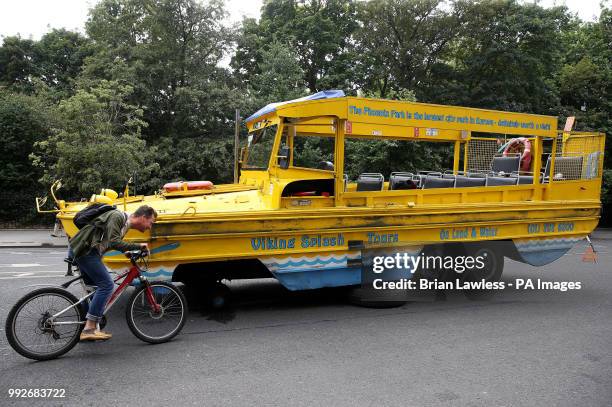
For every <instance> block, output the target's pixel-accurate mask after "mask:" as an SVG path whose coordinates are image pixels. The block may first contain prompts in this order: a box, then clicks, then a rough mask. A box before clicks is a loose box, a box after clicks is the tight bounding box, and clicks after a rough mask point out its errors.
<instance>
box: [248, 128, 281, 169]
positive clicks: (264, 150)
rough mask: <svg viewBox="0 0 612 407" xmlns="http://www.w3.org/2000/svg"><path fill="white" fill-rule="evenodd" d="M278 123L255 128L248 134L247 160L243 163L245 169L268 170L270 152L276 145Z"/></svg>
mask: <svg viewBox="0 0 612 407" xmlns="http://www.w3.org/2000/svg"><path fill="white" fill-rule="evenodd" d="M276 129H277V125H273V126H268V127H265V128H263V129H259V130H255V131H253V132H251V133H249V135H248V139H247V140H248V144H247V154H246V160H245V162H244V163H243V165H242V169H244V170H267V169H268V164H269V162H270V153H271V152H272V147H273V145H274V136H275V135H276Z"/></svg>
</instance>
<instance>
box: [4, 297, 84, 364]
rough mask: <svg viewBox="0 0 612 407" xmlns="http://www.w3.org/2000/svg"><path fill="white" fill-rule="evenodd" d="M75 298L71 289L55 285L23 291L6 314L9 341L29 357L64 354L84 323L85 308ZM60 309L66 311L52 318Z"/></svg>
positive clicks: (77, 337) (41, 358)
mask: <svg viewBox="0 0 612 407" xmlns="http://www.w3.org/2000/svg"><path fill="white" fill-rule="evenodd" d="M77 302H78V299H77V298H76V297H75V296H74V295H73V294H72V293H70V292H69V291H67V290H64V289H62V288H58V287H45V288H41V289H38V290H35V291H32V292H31V293H29V294H27V295H25V296H24V297H23V298H21V299H20V300H19V301H18V302H17V303H16V304H15V305H14V306H13V308H11V310H10V311H9V314H8V316H7V318H6V325H5V332H6V339H7V340H8V343H9V344H10V345H11V347H12V348H13V349H15V351H17V353H19V354H20V355H22V356H25V357H26V358H29V359H34V360H48V359H54V358H57V357H59V356H61V355H63V354H64V353H66V352H68V351H69V350H70V349H72V348H73V347H74V346H75V345H76V344H77V342H78V341H79V336H80V334H81V330H82V329H83V326H84V324H85V312H84V311H83V309H82V308H81V306H80V305H74V304H76V303H77ZM73 305H74V306H73ZM71 306H72V307H71ZM62 310H66V311H65V312H64V313H62V314H61V315H59V316H57V317H56V318H51V317H52V315H54V314H57V313H58V312H60V311H62Z"/></svg>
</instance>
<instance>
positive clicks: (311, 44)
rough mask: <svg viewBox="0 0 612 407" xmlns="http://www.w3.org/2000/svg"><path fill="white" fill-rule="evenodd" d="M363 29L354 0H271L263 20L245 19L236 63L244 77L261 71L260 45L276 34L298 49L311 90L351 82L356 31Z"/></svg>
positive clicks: (235, 58)
mask: <svg viewBox="0 0 612 407" xmlns="http://www.w3.org/2000/svg"><path fill="white" fill-rule="evenodd" d="M356 29H357V20H356V2H355V1H354V0H270V1H267V2H265V3H264V6H263V7H262V13H261V18H260V20H259V23H256V22H255V21H254V20H252V19H246V20H245V21H244V22H243V25H242V29H241V31H240V33H239V36H238V39H237V49H236V53H235V55H234V57H233V58H232V63H231V66H232V68H234V71H235V72H236V74H237V75H238V77H239V78H241V80H243V81H245V82H247V83H248V82H250V81H251V80H252V79H253V78H254V77H256V76H257V75H259V74H261V73H262V71H261V66H260V64H261V62H262V55H261V53H260V52H259V50H260V49H261V48H262V47H264V46H265V45H268V44H271V43H273V42H274V41H275V40H282V41H283V42H285V41H286V42H287V43H288V44H289V47H290V48H292V49H293V50H294V51H295V54H296V57H297V60H298V62H299V65H300V67H301V68H302V71H303V75H304V83H305V84H306V86H307V88H308V90H309V91H310V92H313V93H314V92H317V91H320V90H324V89H330V88H337V87H339V88H350V84H351V76H352V75H351V68H352V66H353V63H354V58H353V54H352V35H353V33H354V32H355V30H356Z"/></svg>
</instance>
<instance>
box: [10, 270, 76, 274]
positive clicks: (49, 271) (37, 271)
mask: <svg viewBox="0 0 612 407" xmlns="http://www.w3.org/2000/svg"><path fill="white" fill-rule="evenodd" d="M22 273H26V272H25V271H14V270H0V274H22ZM31 273H32V274H34V273H36V274H44V273H47V274H49V273H55V274H60V273H61V274H66V270H35V271H32V272H31Z"/></svg>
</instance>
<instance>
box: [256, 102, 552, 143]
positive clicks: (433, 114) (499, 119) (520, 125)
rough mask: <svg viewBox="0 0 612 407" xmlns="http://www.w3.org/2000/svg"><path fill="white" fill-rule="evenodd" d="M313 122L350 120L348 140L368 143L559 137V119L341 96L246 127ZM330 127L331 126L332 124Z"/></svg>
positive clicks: (281, 107)
mask: <svg viewBox="0 0 612 407" xmlns="http://www.w3.org/2000/svg"><path fill="white" fill-rule="evenodd" d="M315 117H320V118H325V117H327V118H333V119H335V118H338V119H340V120H346V121H347V122H346V124H345V132H346V133H347V134H353V135H356V136H368V137H370V138H378V137H383V138H384V137H398V136H400V137H407V136H409V137H419V136H420V138H432V139H433V138H438V139H445V140H449V139H457V138H459V137H460V138H462V139H465V138H467V137H468V135H469V134H470V133H471V132H479V133H496V134H507V135H519V136H520V135H522V136H541V137H555V136H556V134H557V118H556V117H554V116H543V115H536V114H526V113H515V112H504V111H499V110H487V109H477V108H471V107H459V106H444V105H435V104H428V103H417V102H406V101H399V100H383V99H371V98H360V97H351V96H348V97H347V96H345V95H344V92H342V91H341V90H329V91H323V92H318V93H315V94H313V95H310V96H306V97H303V98H300V99H295V100H289V101H286V102H278V103H271V104H269V105H267V106H265V107H264V108H262V109H260V110H258V111H257V112H256V113H254V114H253V115H251V116H250V117H248V118H247V119H246V124H247V127H248V129H249V131H252V130H256V129H258V128H261V127H265V126H266V125H268V124H271V123H278V122H279V120H280V118H292V119H308V118H311V119H312V118H315ZM328 124H332V126H333V124H334V122H333V121H332V122H330V123H328ZM327 127H328V128H330V127H329V126H327ZM402 133H404V135H403V136H402V135H401V134H402ZM408 133H409V134H408Z"/></svg>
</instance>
